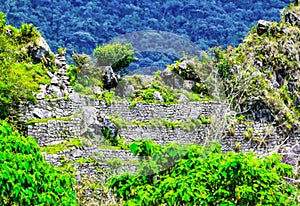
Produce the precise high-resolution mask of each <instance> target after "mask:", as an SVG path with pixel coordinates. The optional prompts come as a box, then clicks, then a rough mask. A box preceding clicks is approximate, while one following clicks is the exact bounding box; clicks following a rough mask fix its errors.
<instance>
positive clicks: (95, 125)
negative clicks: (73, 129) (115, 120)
mask: <svg viewBox="0 0 300 206" xmlns="http://www.w3.org/2000/svg"><path fill="white" fill-rule="evenodd" d="M80 126H81V134H80V135H81V136H88V137H91V138H95V139H99V140H104V137H103V135H102V132H101V130H102V128H103V123H102V122H99V121H98V116H97V110H96V108H95V107H93V106H85V107H82V119H81V125H80Z"/></svg>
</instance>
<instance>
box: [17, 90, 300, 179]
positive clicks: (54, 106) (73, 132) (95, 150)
mask: <svg viewBox="0 0 300 206" xmlns="http://www.w3.org/2000/svg"><path fill="white" fill-rule="evenodd" d="M226 108H227V107H226V105H224V104H221V103H218V102H205V103H200V102H188V103H185V104H174V105H157V104H143V103H138V104H137V105H136V106H135V107H134V108H132V109H130V103H127V102H118V103H112V104H111V105H109V106H108V105H106V104H105V102H103V101H98V100H93V99H91V98H88V97H80V96H78V95H77V94H76V93H72V94H71V95H70V98H69V99H68V100H67V99H59V100H58V99H57V100H53V99H52V100H39V101H38V103H37V104H35V105H26V104H23V105H22V106H21V108H20V120H22V121H23V122H24V123H26V122H28V121H32V120H44V121H45V122H41V123H35V124H32V125H28V135H30V136H32V137H34V138H36V139H37V140H38V143H39V144H40V145H41V146H46V145H53V144H59V143H60V142H63V141H65V140H66V139H72V138H76V137H81V136H85V135H87V136H89V137H90V138H92V139H97V138H100V137H99V135H98V136H97V135H96V134H99V132H100V133H101V124H103V122H101V121H102V120H101V118H103V117H107V116H116V115H117V116H118V117H119V118H121V119H122V120H124V121H127V122H129V125H127V126H124V127H121V128H119V129H118V131H117V132H118V135H119V136H120V137H121V138H124V139H127V141H134V140H136V139H140V138H148V139H152V140H153V141H155V142H157V143H159V144H163V145H164V144H166V143H168V142H172V141H176V142H180V143H182V144H186V143H198V144H203V143H205V142H206V141H208V140H209V132H208V131H209V129H211V128H210V125H209V124H202V125H199V126H197V127H196V128H194V129H191V130H189V131H187V130H186V129H184V128H179V127H177V128H175V129H172V128H167V127H165V126H138V125H134V124H132V122H131V121H133V120H135V121H138V122H143V123H147V122H149V121H150V120H152V119H161V118H163V119H167V120H168V121H186V120H187V119H196V118H199V116H201V115H204V116H206V117H208V116H213V117H215V118H218V116H219V117H220V115H221V113H222V111H226ZM99 117H100V119H99ZM59 118H69V119H65V120H61V119H59ZM99 125H100V127H98V126H99ZM249 128H253V129H252V130H253V131H252V134H251V136H250V137H249V136H247V135H245V133H247V131H248V130H249ZM99 130H100V131H99ZM250 130H251V129H250ZM91 133H92V135H91ZM102 136H103V135H102ZM100 140H101V141H103V139H101V138H100ZM218 140H219V142H220V143H221V144H222V148H223V150H224V151H233V150H239V151H249V150H252V151H254V152H256V153H259V154H265V153H268V152H270V151H272V150H274V149H277V150H278V151H283V152H284V151H285V150H289V148H293V151H296V152H298V153H293V154H287V155H285V156H284V158H285V160H286V161H287V162H289V163H291V164H292V165H295V166H297V164H298V161H299V160H300V158H299V151H300V150H299V148H300V145H299V140H300V135H299V134H294V135H290V136H284V135H280V134H279V133H278V132H277V131H276V129H275V128H274V127H273V126H272V125H267V124H262V123H253V124H248V125H245V124H241V125H235V126H234V128H233V130H232V131H231V132H227V133H226V135H223V137H221V138H219V139H218ZM297 145H298V147H296V148H295V146H297ZM295 155H296V156H295ZM91 156H93V157H94V158H95V160H97V161H99V162H102V163H101V164H103V165H104V167H105V165H106V161H108V160H110V159H113V158H118V159H121V160H122V161H125V162H126V161H129V162H130V161H134V160H136V159H135V158H134V157H133V155H132V154H131V153H130V152H129V151H124V150H107V149H99V147H93V146H84V147H82V148H75V147H74V148H71V149H68V150H66V151H63V152H60V153H57V154H51V155H49V154H48V155H46V160H47V161H48V162H50V163H52V164H54V165H56V166H60V165H62V159H63V160H64V161H63V162H76V161H77V160H78V159H80V158H90V157H91ZM76 165H77V163H76ZM123 165H124V167H123V169H122V170H118V171H119V172H120V171H134V168H135V165H134V164H129V165H128V164H123ZM77 166H78V168H81V170H80V169H79V170H78V175H77V177H82V176H83V175H87V176H89V175H92V174H93V175H92V176H95V174H96V173H95V166H93V165H92V164H91V163H84V164H83V163H81V164H79V165H77ZM124 168H125V169H124ZM94 173H95V174H94ZM97 174H98V176H97V178H96V179H101V178H102V179H103V177H102V176H101V174H99V173H97Z"/></svg>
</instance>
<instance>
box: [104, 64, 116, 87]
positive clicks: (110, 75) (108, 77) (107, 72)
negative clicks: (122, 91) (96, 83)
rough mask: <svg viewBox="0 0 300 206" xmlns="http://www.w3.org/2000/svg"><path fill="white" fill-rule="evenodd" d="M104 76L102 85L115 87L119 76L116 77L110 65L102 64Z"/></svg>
mask: <svg viewBox="0 0 300 206" xmlns="http://www.w3.org/2000/svg"><path fill="white" fill-rule="evenodd" d="M102 70H103V73H104V76H103V87H104V88H105V89H111V88H115V87H116V86H117V85H118V83H119V80H120V77H118V76H117V75H116V74H115V73H114V71H113V69H112V67H111V66H103V67H102Z"/></svg>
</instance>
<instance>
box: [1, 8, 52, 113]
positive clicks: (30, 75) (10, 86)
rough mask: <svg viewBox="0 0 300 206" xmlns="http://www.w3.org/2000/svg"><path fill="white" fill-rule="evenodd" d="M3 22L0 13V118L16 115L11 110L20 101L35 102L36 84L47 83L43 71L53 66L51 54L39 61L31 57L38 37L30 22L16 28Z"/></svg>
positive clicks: (37, 32)
mask: <svg viewBox="0 0 300 206" xmlns="http://www.w3.org/2000/svg"><path fill="white" fill-rule="evenodd" d="M5 22H6V19H5V15H4V14H3V13H1V12H0V23H1V25H0V119H4V118H6V117H7V116H11V117H14V116H17V114H16V111H15V109H16V108H17V107H16V106H17V105H18V104H19V103H20V101H31V102H34V101H35V96H34V93H38V92H39V85H40V84H50V78H49V76H48V75H47V71H49V70H50V71H51V70H52V65H53V57H52V56H51V55H47V56H44V57H43V60H42V61H41V60H39V59H37V58H35V57H34V54H33V53H34V52H33V51H34V48H36V47H37V46H38V44H39V41H41V39H42V37H41V36H40V33H39V31H37V30H36V28H35V27H34V26H33V25H32V24H22V25H21V28H20V29H17V28H15V27H13V26H9V25H6V24H5Z"/></svg>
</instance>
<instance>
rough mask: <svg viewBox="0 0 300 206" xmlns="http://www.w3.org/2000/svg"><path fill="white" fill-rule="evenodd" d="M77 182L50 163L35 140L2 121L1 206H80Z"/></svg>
mask: <svg viewBox="0 0 300 206" xmlns="http://www.w3.org/2000/svg"><path fill="white" fill-rule="evenodd" d="M73 184H75V179H74V178H73V177H72V176H71V175H70V174H68V173H63V172H62V171H60V170H59V169H55V168H54V167H53V166H52V165H50V164H49V163H47V162H46V161H45V159H44V157H43V156H42V154H41V151H40V148H39V146H38V144H37V143H36V141H35V140H34V139H32V138H30V137H27V138H25V137H23V136H21V135H20V134H19V133H18V132H14V131H12V129H11V128H10V126H9V124H8V123H7V122H5V121H0V191H1V192H0V204H1V205H77V201H76V196H75V192H74V191H73V189H72V186H73Z"/></svg>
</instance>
